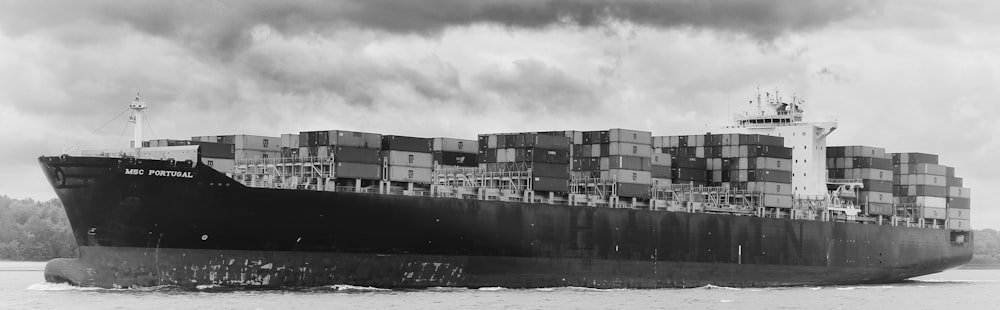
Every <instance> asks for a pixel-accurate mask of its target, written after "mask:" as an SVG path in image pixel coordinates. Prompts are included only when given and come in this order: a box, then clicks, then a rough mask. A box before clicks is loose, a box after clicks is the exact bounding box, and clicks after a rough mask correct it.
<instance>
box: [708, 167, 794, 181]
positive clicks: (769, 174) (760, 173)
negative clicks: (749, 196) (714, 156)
mask: <svg viewBox="0 0 1000 310" xmlns="http://www.w3.org/2000/svg"><path fill="white" fill-rule="evenodd" d="M720 172H721V171H720ZM747 181H751V182H753V181H756V182H774V183H792V172H790V171H781V170H767V169H757V170H747Z"/></svg>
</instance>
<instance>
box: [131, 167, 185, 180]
mask: <svg viewBox="0 0 1000 310" xmlns="http://www.w3.org/2000/svg"><path fill="white" fill-rule="evenodd" d="M124 174H125V175H144V176H151V177H167V178H185V179H193V178H194V173H192V172H191V171H175V170H157V169H140V168H129V169H125V173H124Z"/></svg>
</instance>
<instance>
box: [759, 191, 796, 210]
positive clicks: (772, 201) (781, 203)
mask: <svg viewBox="0 0 1000 310" xmlns="http://www.w3.org/2000/svg"><path fill="white" fill-rule="evenodd" d="M764 206H765V207H771V208H786V209H787V208H791V207H792V196H791V195H767V194H765V195H764Z"/></svg>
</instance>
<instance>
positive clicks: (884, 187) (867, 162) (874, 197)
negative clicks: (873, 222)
mask: <svg viewBox="0 0 1000 310" xmlns="http://www.w3.org/2000/svg"><path fill="white" fill-rule="evenodd" d="M826 166H827V177H828V178H830V179H860V180H861V183H862V185H863V188H862V189H861V190H860V191H859V192H858V194H857V197H854V198H855V199H856V201H855V202H857V203H858V204H859V205H867V206H868V214H873V215H885V216H893V215H895V208H894V207H893V164H892V157H891V156H889V155H888V154H886V153H885V149H883V148H878V147H871V146H858V145H854V146H829V147H827V148H826Z"/></svg>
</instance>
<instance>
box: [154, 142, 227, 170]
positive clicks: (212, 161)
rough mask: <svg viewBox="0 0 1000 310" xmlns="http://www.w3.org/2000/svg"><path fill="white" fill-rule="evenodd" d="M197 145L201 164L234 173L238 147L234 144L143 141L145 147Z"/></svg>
mask: <svg viewBox="0 0 1000 310" xmlns="http://www.w3.org/2000/svg"><path fill="white" fill-rule="evenodd" d="M178 145H197V146H199V147H198V152H200V153H201V163H202V164H205V165H208V166H209V167H212V168H214V169H215V170H218V171H219V172H222V173H233V171H234V170H235V166H236V147H235V145H233V144H231V143H230V144H226V143H217V142H203V141H194V140H171V139H157V140H149V141H143V142H142V146H143V147H163V146H178Z"/></svg>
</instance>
